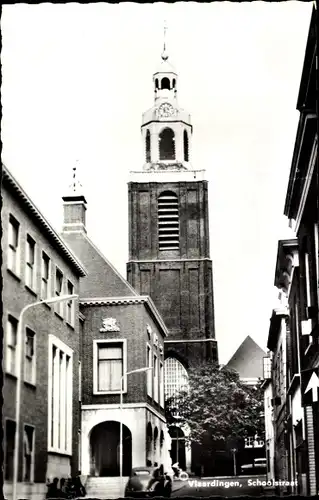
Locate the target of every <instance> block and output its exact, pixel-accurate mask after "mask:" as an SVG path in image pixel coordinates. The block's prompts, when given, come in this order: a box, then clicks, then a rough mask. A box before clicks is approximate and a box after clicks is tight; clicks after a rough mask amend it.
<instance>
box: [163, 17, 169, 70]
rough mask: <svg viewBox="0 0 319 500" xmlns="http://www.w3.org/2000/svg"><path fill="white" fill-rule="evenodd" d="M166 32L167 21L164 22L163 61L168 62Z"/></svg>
mask: <svg viewBox="0 0 319 500" xmlns="http://www.w3.org/2000/svg"><path fill="white" fill-rule="evenodd" d="M166 31H167V25H166V21H164V48H163V52H162V59H163V61H167V59H168V54H167V52H166Z"/></svg>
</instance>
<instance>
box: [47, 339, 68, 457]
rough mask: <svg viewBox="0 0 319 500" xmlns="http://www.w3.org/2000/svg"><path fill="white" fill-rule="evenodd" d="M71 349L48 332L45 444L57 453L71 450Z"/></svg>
mask: <svg viewBox="0 0 319 500" xmlns="http://www.w3.org/2000/svg"><path fill="white" fill-rule="evenodd" d="M72 366H73V351H72V349H70V348H69V347H68V346H67V345H65V344H64V343H63V342H61V340H59V339H58V338H57V337H55V336H54V335H49V384H48V394H49V412H48V446H49V451H54V452H57V453H67V454H71V452H72V401H73V395H72V394H73V380H72Z"/></svg>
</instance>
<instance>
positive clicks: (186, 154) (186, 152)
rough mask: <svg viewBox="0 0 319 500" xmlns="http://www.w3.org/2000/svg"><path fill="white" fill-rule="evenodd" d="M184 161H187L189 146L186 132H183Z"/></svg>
mask: <svg viewBox="0 0 319 500" xmlns="http://www.w3.org/2000/svg"><path fill="white" fill-rule="evenodd" d="M184 161H189V145H188V134H187V130H184Z"/></svg>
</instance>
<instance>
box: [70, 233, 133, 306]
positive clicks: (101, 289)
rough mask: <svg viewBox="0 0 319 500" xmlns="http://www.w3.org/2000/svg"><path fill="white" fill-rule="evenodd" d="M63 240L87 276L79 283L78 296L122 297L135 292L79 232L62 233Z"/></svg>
mask: <svg viewBox="0 0 319 500" xmlns="http://www.w3.org/2000/svg"><path fill="white" fill-rule="evenodd" d="M62 237H63V239H64V240H65V241H66V243H67V244H68V245H69V246H70V247H71V248H72V250H73V251H74V253H75V254H76V255H78V256H79V258H80V259H81V262H83V263H84V265H85V267H86V269H87V271H88V274H87V276H86V277H85V278H83V279H82V280H81V282H80V296H81V297H85V298H94V297H123V296H136V295H137V292H136V291H135V290H134V288H133V287H132V286H131V285H130V284H129V283H128V281H126V280H125V279H124V278H123V276H122V275H121V274H120V273H119V272H118V271H117V269H115V267H114V266H113V265H112V264H111V263H110V262H109V260H108V259H107V258H106V257H105V256H104V255H103V253H102V252H101V251H100V250H99V249H98V248H97V247H96V246H95V244H94V243H93V242H92V241H91V239H90V238H89V237H88V236H87V235H86V234H85V233H84V232H81V231H76V232H71V231H70V232H63V233H62Z"/></svg>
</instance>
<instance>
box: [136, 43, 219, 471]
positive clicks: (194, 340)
mask: <svg viewBox="0 0 319 500" xmlns="http://www.w3.org/2000/svg"><path fill="white" fill-rule="evenodd" d="M153 85H154V96H155V97H154V104H153V106H152V107H151V108H150V109H149V110H148V111H146V112H145V113H144V114H143V118H142V127H141V131H142V138H143V143H144V148H145V163H144V165H143V167H142V169H141V171H134V172H131V179H130V182H129V185H128V197H129V261H128V263H127V279H128V281H129V282H130V284H131V285H132V286H133V287H134V288H135V289H136V290H137V291H138V293H141V294H146V295H150V297H152V300H153V301H154V303H155V304H156V307H157V308H158V310H159V312H160V314H161V315H162V316H163V319H164V321H165V324H166V325H167V328H168V332H169V335H168V337H167V338H166V339H165V359H166V361H165V380H166V396H172V395H173V394H174V392H176V391H177V390H178V388H179V387H181V385H183V384H185V380H186V379H187V369H188V367H189V366H190V365H192V364H196V363H198V362H199V361H205V360H208V359H210V360H212V359H213V360H216V361H217V360H218V354H217V342H216V339H215V327H214V301H213V278H212V261H211V259H210V250H209V222H208V184H207V181H206V180H205V172H204V170H194V169H193V167H192V164H191V152H192V131H193V127H192V125H191V118H190V115H189V113H188V112H186V111H185V110H184V109H182V108H181V107H180V106H179V104H178V101H177V89H178V75H177V73H176V70H175V69H174V67H173V66H172V65H171V64H170V63H169V61H168V55H167V52H166V48H165V44H164V51H163V54H162V61H161V63H160V65H159V67H158V68H157V70H156V71H155V73H154V74H153ZM185 432H187V429H181V428H179V429H177V428H174V429H171V436H172V439H173V443H172V460H173V462H175V461H179V463H180V465H181V467H182V468H185V469H188V470H190V469H191V468H192V467H193V469H194V467H195V466H196V467H198V466H200V464H201V462H202V459H203V458H202V456H201V455H200V453H199V450H197V452H198V453H197V452H196V453H195V454H194V453H193V457H192V456H191V454H190V451H189V450H188V449H187V448H185V443H184V441H183V440H184V439H185V437H184V434H185ZM183 443H184V444H183ZM193 452H194V450H193ZM192 463H193V465H192Z"/></svg>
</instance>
